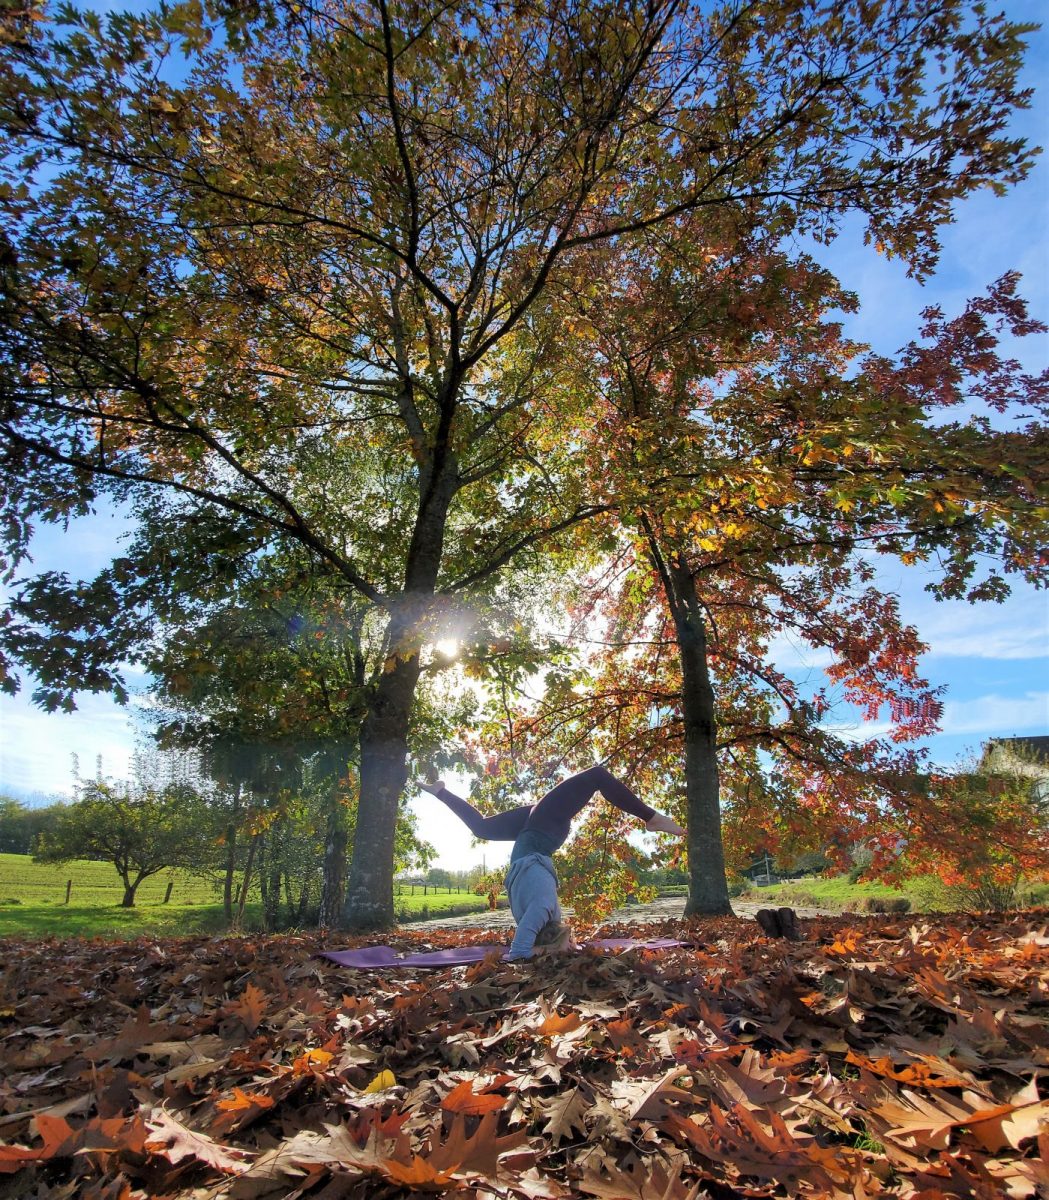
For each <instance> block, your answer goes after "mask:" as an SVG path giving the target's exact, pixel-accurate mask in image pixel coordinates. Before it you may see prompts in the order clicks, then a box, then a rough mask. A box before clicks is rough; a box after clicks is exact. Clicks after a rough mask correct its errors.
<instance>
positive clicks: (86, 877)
mask: <svg viewBox="0 0 1049 1200" xmlns="http://www.w3.org/2000/svg"><path fill="white" fill-rule="evenodd" d="M69 880H72V881H73V889H72V893H71V895H70V899H69V902H70V904H71V905H77V906H80V907H94V906H96V905H108V904H119V903H120V901H121V900H122V899H123V898H124V885H123V884H122V883H121V882H120V876H119V875H118V874H117V872H116V868H115V867H114V866H113V864H112V863H104V862H91V861H89V860H88V859H74V861H73V862H68V863H35V862H33V860H32V859H31V858H30V857H29V855H27V854H0V906H4V905H7V904H8V903H9V902H10V901H11V900H19V901H21V902H22V903H23V904H31V905H34V906H35V905H47V904H61V905H62V906H63V907H65V898H66V883H67V881H69ZM169 880H173V881H174V887H173V888H172V889H171V903H172V904H180V905H188V904H214V903H215V901H216V899H218V898H219V896H218V892H217V890H216V888H215V887H214V885H212V884H211V883H210V882H208V881H207V880H205V879H201V878H200V877H199V876H195V875H190V874H188V873H187V872H185V871H161V872H160V873H159V874H158V875H151V876H150V877H149V878H148V879H146V880H144V881H143V883H142V884H141V885H140V886H139V889H138V893H137V899H136V903H137V904H141V905H143V906H147V905H154V904H156V905H159V904H160V903H161V902H162V901H163V899H164V893H165V892H166V891H167V886H168V881H169Z"/></svg>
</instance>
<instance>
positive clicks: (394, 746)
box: [342, 379, 459, 931]
mask: <svg viewBox="0 0 1049 1200" xmlns="http://www.w3.org/2000/svg"><path fill="white" fill-rule="evenodd" d="M458 386H459V381H457V380H454V379H453V380H449V381H448V382H447V383H446V386H445V391H444V394H443V395H442V397H441V399H440V402H439V407H440V410H441V414H442V415H441V420H440V425H439V428H438V430H437V431H436V432H435V437H434V443H433V454H432V458H431V459H430V461H429V463H426V464H421V466H420V487H421V494H420V497H419V511H418V514H417V516H416V520H415V527H414V528H413V530H412V540H411V544H410V546H409V547H408V554H407V558H406V568H405V575H404V590H403V596H402V600H401V603H400V605H399V606H398V607H397V608H396V609H394V610H393V612H392V613H391V616H390V621H389V625H388V626H387V629H386V636H385V646H386V656H387V657H386V661H385V662H384V664H383V671H382V674H381V675H380V676H379V679H378V682H377V683H376V686H375V691H374V693H373V695H372V699H371V704H370V705H369V708H368V713H367V715H366V716H365V718H364V720H363V722H362V723H361V733H360V739H361V741H360V750H361V787H360V799H359V801H358V805H357V830H356V834H355V836H354V839H353V859H352V861H351V863H350V873H349V878H348V880H347V883H346V903H345V906H344V908H343V920H342V925H343V926H344V927H345V928H347V929H353V930H361V931H365V930H373V929H388V928H389V927H390V926H392V925H393V923H394V914H393V856H394V833H395V830H396V825H397V806H398V804H399V802H400V797H401V792H402V791H403V790H404V785H405V782H406V780H407V778H408V729H409V725H410V722H411V714H412V702H413V701H414V699H415V689H416V687H417V685H418V683H419V674H420V670H421V659H420V643H421V641H422V638H421V637H420V628H421V627H422V626H424V625H425V624H426V623H427V619H428V618H429V616H430V610H429V605H430V604H431V602H432V600H433V596H434V593H435V590H436V587H437V577H438V574H439V572H440V567H441V558H442V555H443V553H444V535H445V529H446V526H447V522H448V510H449V507H450V505H451V502H452V497H453V496H454V495H455V490H456V487H457V486H458V465H457V462H456V458H455V454H454V452H453V451H452V449H451V444H450V437H451V428H452V423H453V419H454V415H455V408H456V393H457V389H458Z"/></svg>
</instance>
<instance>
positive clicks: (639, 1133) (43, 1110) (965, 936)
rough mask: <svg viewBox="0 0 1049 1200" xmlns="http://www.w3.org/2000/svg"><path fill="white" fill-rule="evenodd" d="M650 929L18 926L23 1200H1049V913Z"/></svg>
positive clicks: (15, 1053)
mask: <svg viewBox="0 0 1049 1200" xmlns="http://www.w3.org/2000/svg"><path fill="white" fill-rule="evenodd" d="M630 932H632V933H637V932H638V930H637V928H636V927H635V928H633V929H632V930H631V931H630ZM644 932H645V933H661V934H667V933H672V934H675V935H677V936H684V937H688V938H690V939H692V943H693V945H692V947H691V948H685V949H679V950H671V951H662V952H655V953H652V952H630V953H626V954H623V955H619V956H600V955H598V954H595V953H592V952H590V953H588V952H581V953H578V954H574V955H569V956H560V957H556V958H552V959H547V960H545V961H538V962H532V963H528V964H523V965H522V964H507V963H503V962H500V961H498V960H496V959H494V958H493V959H489V960H487V961H485V962H484V963H481V964H479V965H477V966H475V967H472V968H459V969H452V970H443V971H440V972H431V973H426V972H419V971H411V970H407V969H403V968H402V969H400V970H396V969H394V970H390V971H386V972H383V973H382V974H381V975H376V974H368V973H364V972H353V971H347V970H344V969H340V968H337V967H334V966H332V965H330V964H327V963H325V962H324V961H323V960H321V959H318V958H316V957H313V955H314V952H315V951H316V950H318V949H319V948H320V947H319V943H318V942H317V941H316V940H315V939H312V938H290V939H289V938H282V939H260V940H250V939H226V940H217V939H215V940H203V939H196V940H189V939H187V940H183V941H172V942H167V943H156V942H152V941H145V940H143V941H139V942H136V943H132V944H129V945H127V946H125V947H122V948H121V949H120V951H119V952H117V951H115V949H114V947H113V946H111V945H104V944H100V943H86V942H69V943H55V942H51V943H44V944H23V943H9V944H8V946H7V948H6V949H7V955H6V964H5V966H6V969H5V973H4V976H3V983H2V988H3V990H2V993H0V1021H2V1022H3V1040H2V1041H0V1047H2V1048H0V1067H2V1083H0V1112H2V1115H0V1128H2V1131H3V1135H4V1138H5V1143H4V1144H3V1145H2V1146H0V1195H4V1196H14V1195H17V1196H20V1197H30V1196H32V1197H40V1198H43V1197H67V1196H74V1195H75V1196H78V1197H83V1198H85V1200H100V1198H102V1197H106V1198H112V1200H118V1198H119V1200H138V1198H142V1197H146V1196H172V1197H175V1196H179V1197H187V1198H188V1197H190V1196H194V1197H195V1196H209V1197H216V1198H217V1197H221V1196H232V1197H256V1196H289V1195H295V1196H316V1197H320V1196H324V1197H331V1196H341V1197H362V1198H363V1197H371V1196H382V1197H387V1198H389V1200H401V1198H406V1197H409V1196H417V1195H420V1194H431V1195H432V1194H446V1195H453V1194H457V1195H461V1196H463V1197H464V1198H468V1200H481V1198H489V1197H495V1196H498V1197H522V1198H528V1200H531V1198H544V1200H547V1198H549V1200H555V1198H559V1197H569V1196H595V1197H602V1198H605V1200H620V1198H624V1200H626V1198H635V1200H651V1198H652V1197H661V1198H662V1200H686V1198H689V1200H695V1198H696V1197H699V1196H717V1197H723V1198H726V1200H727V1198H729V1197H736V1196H739V1197H742V1196H750V1197H762V1196H802V1197H813V1198H815V1197H824V1196H826V1197H845V1196H850V1197H866V1196H875V1195H883V1194H884V1195H891V1196H897V1197H900V1198H901V1200H908V1198H914V1200H918V1198H919V1197H921V1198H923V1200H942V1198H953V1197H957V1198H959V1200H961V1198H962V1197H972V1196H976V1197H981V1198H985V1200H990V1198H991V1197H995V1198H997V1197H1002V1196H1008V1197H1015V1198H1016V1200H1021V1198H1023V1197H1033V1196H1035V1195H1036V1194H1038V1189H1039V1188H1041V1189H1043V1194H1044V1189H1045V1188H1046V1187H1047V1186H1049V1175H1047V1173H1046V1167H1045V1159H1046V1153H1047V1151H1049V1099H1046V1095H1045V1091H1044V1077H1045V1068H1046V1053H1047V1048H1049V1039H1047V1034H1046V1029H1045V1025H1044V1021H1043V1020H1042V1018H1041V1016H1040V1014H1041V1013H1042V1012H1043V1011H1044V1006H1045V1004H1046V1002H1047V1001H1049V990H1047V987H1046V978H1047V967H1049V933H1047V927H1046V915H1045V914H1044V913H1043V914H1041V915H1038V914H1024V915H1015V916H1012V917H1008V918H1005V917H981V918H964V917H962V918H956V919H952V920H949V921H945V922H943V923H938V924H937V925H935V926H932V925H928V924H915V925H911V924H909V923H907V922H906V921H903V922H895V921H893V920H890V919H887V918H878V919H866V920H864V919H857V918H834V919H822V920H815V921H811V922H806V923H805V927H804V929H803V934H804V937H805V940H804V941H802V942H800V943H786V942H783V941H775V940H769V939H766V938H764V937H761V936H759V934H758V931H757V930H756V929H755V927H754V926H753V925H751V924H750V923H749V922H741V921H737V920H733V919H730V918H726V919H719V920H709V921H705V922H695V923H692V924H691V925H680V924H672V923H666V924H664V925H662V926H655V927H646V928H645V930H644ZM471 937H473V938H476V939H477V940H488V941H490V940H491V937H492V935H491V933H490V932H487V933H486V932H480V933H477V934H465V935H464V932H463V931H462V930H457V931H440V932H434V931H432V930H428V931H426V932H425V933H423V934H415V935H408V934H398V935H397V941H398V944H400V945H402V946H404V947H406V948H413V949H419V948H422V947H423V946H445V945H449V944H453V943H454V944H458V943H461V942H462V941H463V940H464V939H465V940H469V939H470V938H471ZM346 944H347V945H348V944H352V943H350V942H347V943H346ZM3 1176H6V1180H5V1179H3V1178H2V1177H3Z"/></svg>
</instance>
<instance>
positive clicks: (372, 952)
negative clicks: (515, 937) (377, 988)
mask: <svg viewBox="0 0 1049 1200" xmlns="http://www.w3.org/2000/svg"><path fill="white" fill-rule="evenodd" d="M687 945H689V943H688V942H677V941H675V940H674V939H673V938H649V939H648V940H638V939H636V938H596V939H595V940H594V941H592V942H584V943H583V945H582V946H581V947H580V949H587V948H592V949H594V950H666V949H668V948H670V947H671V946H687ZM507 953H508V948H507V947H506V946H492V945H489V946H451V947H449V948H448V949H447V950H429V951H427V952H426V953H424V954H398V953H397V951H396V950H394V948H393V947H392V946H364V947H362V948H361V949H360V950H321V951H319V952H318V955H317V957H318V958H326V959H328V960H329V961H330V962H333V963H337V964H338V965H339V966H340V967H357V968H359V969H364V970H367V969H368V968H372V969H374V968H378V967H464V966H466V965H467V964H469V963H475V962H482V961H483V960H484V959H486V958H487V957H488V955H489V954H498V955H499V956H500V957H501V958H505V957H506V955H507Z"/></svg>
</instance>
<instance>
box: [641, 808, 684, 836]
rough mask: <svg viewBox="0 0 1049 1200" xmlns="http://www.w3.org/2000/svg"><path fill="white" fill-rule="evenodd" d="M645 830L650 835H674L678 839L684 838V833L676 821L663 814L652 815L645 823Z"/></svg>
mask: <svg viewBox="0 0 1049 1200" xmlns="http://www.w3.org/2000/svg"><path fill="white" fill-rule="evenodd" d="M645 828H646V829H647V830H649V831H650V832H651V833H676V834H677V835H678V837H684V836H685V831H684V830H683V829H682V828H681V826H680V825H679V824H678V823H677V821H675V820H674V819H673V817H668V816H665V815H664V814H663V813H653V814H652V816H650V817H649V818H648V820H647V821H646V822H645Z"/></svg>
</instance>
